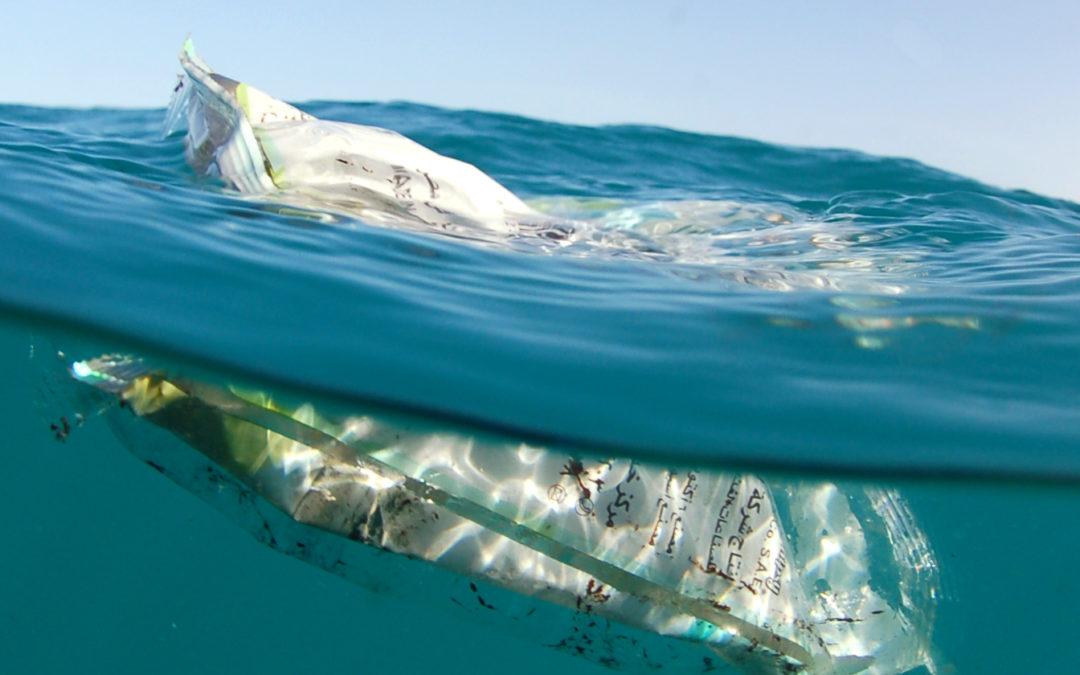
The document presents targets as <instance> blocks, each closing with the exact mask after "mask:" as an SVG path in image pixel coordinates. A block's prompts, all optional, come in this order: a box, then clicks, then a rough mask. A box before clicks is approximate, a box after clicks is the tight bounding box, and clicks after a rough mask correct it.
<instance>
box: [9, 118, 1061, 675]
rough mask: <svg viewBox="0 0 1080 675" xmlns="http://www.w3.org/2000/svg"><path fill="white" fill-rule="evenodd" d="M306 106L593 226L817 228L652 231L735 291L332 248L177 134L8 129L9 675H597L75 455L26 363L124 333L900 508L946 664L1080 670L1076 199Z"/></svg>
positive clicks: (704, 278)
mask: <svg viewBox="0 0 1080 675" xmlns="http://www.w3.org/2000/svg"><path fill="white" fill-rule="evenodd" d="M304 107H305V109H307V110H309V111H310V112H312V113H314V114H316V115H318V116H321V117H325V118H333V119H342V120H346V121H354V122H361V123H367V124H375V125H379V126H385V127H390V128H394V129H396V130H399V131H401V132H403V133H405V134H406V135H409V136H411V137H413V138H415V139H416V140H418V141H420V142H422V143H424V144H425V145H428V146H429V147H432V148H434V149H435V150H437V151H439V152H442V153H444V154H448V155H451V156H455V157H458V158H460V159H464V160H466V161H470V162H472V163H474V164H476V165H478V166H479V167H481V168H482V169H483V170H485V171H486V172H488V173H489V174H490V175H492V176H493V177H495V178H496V179H498V180H500V181H501V182H503V183H504V184H506V185H507V186H508V187H509V188H510V189H512V190H513V191H515V192H516V193H518V194H520V195H521V196H523V197H525V198H526V199H533V200H537V201H538V202H539V203H540V204H541V205H543V206H544V207H545V208H553V209H555V210H556V211H558V210H559V209H560V208H561V209H563V210H564V211H566V212H567V213H568V214H569V215H575V216H579V217H583V216H586V215H587V216H590V217H592V218H593V225H594V226H595V227H596V228H599V231H605V229H604V228H608V230H614V229H618V228H617V226H615V225H612V222H614V221H615V220H617V218H616V216H617V215H618V214H619V213H623V212H629V213H631V214H637V215H641V214H643V213H646V212H648V211H649V209H650V208H652V207H650V205H653V204H655V203H657V202H663V203H665V204H668V205H670V204H672V203H674V204H691V203H699V202H707V203H713V204H715V203H721V202H727V201H731V202H735V203H737V204H745V205H752V206H754V207H755V208H756V207H758V206H760V207H761V209H762V211H761V213H763V214H764V213H772V212H777V213H781V214H783V215H784V216H785V218H786V219H787V220H789V221H791V222H790V223H779V224H777V223H773V222H771V221H769V220H768V219H765V218H764V217H759V216H754V215H753V213H756V212H754V211H753V209H751V212H752V213H751V216H750V217H746V218H742V219H736V220H735V221H730V222H727V221H722V219H716V218H713V219H711V220H710V219H705V220H695V217H694V216H693V215H686V216H683V217H682V220H680V221H678V222H676V223H675V229H676V230H679V229H682V230H684V231H687V232H689V234H690V235H691V236H690V239H688V240H687V239H673V238H670V237H668V238H664V237H659V238H657V239H654V240H652V243H658V244H659V245H661V248H662V246H663V245H665V244H672V245H674V244H675V243H680V242H681V243H682V244H686V242H687V241H690V245H691V251H692V252H697V253H701V252H706V253H708V254H709V255H708V256H707V257H708V261H707V262H702V260H701V257H700V256H699V257H694V256H687V255H685V253H686V249H685V248H680V249H678V250H679V251H681V252H682V253H672V252H671V251H666V252H665V251H662V252H664V253H665V255H656V256H652V257H651V258H650V257H649V256H644V257H643V256H627V255H623V254H621V253H620V252H618V251H606V250H604V248H603V247H602V246H601V247H593V248H592V249H590V250H589V251H583V252H582V251H569V252H564V253H561V254H560V253H559V252H555V253H553V254H550V255H548V254H540V253H535V252H528V251H523V250H519V249H517V248H514V247H512V246H511V247H498V246H477V245H473V244H471V243H469V242H464V241H461V240H455V239H449V238H441V237H437V236H432V235H427V234H423V233H415V232H398V231H392V230H387V229H381V228H376V227H372V226H369V225H367V224H365V223H362V222H358V221H355V220H347V219H345V220H341V219H339V220H338V221H337V222H335V223H329V224H327V223H319V222H315V221H313V220H311V219H308V218H304V217H299V216H297V215H296V214H295V213H294V212H290V211H283V210H282V209H281V208H280V206H279V205H276V204H274V203H270V202H265V201H262V202H260V201H256V200H251V199H246V198H242V197H240V196H238V195H235V194H231V193H229V192H228V191H225V190H223V189H222V188H221V187H220V186H218V185H216V184H214V183H212V182H209V181H205V180H202V179H199V178H197V177H195V176H193V175H192V174H191V172H190V170H189V169H187V167H186V166H185V164H184V160H183V156H182V151H183V149H182V140H181V137H179V136H171V137H168V138H161V134H160V123H161V117H162V112H161V111H160V110H138V111H115V110H55V109H40V108H28V107H22V106H0V176H2V185H3V188H2V190H0V242H2V247H0V306H2V307H3V312H4V316H5V317H6V318H7V321H5V322H4V324H3V329H2V336H0V337H2V340H3V342H2V345H0V346H2V347H3V352H2V354H3V355H2V362H3V363H4V368H5V370H4V372H5V373H7V374H8V377H9V385H8V386H6V387H5V388H4V390H3V401H4V403H5V409H6V410H7V411H8V415H7V418H8V430H7V436H8V444H7V449H6V456H7V457H8V458H9V461H7V462H6V464H5V467H4V469H3V470H2V471H0V476H2V479H3V484H4V491H3V494H2V496H0V508H2V509H3V511H4V513H5V514H6V516H5V521H4V524H3V526H2V529H0V537H2V538H3V541H4V542H5V544H4V546H3V547H2V551H3V553H2V556H3V557H2V558H0V574H2V575H3V578H4V579H5V583H4V585H3V590H2V595H0V612H2V614H0V620H2V621H3V625H2V635H0V664H8V667H5V668H4V670H9V669H10V672H71V671H80V672H82V671H88V670H89V671H102V672H105V671H108V672H115V671H117V670H119V671H121V672H144V671H157V672H176V673H182V672H228V671H233V670H261V671H264V672H291V671H294V670H296V669H298V668H302V667H306V666H307V665H308V664H310V663H312V662H315V663H318V664H320V665H322V666H325V667H326V668H327V669H330V670H339V671H340V670H349V669H355V670H357V671H359V670H371V669H383V668H394V669H400V668H404V669H408V670H414V671H420V670H427V669H434V668H439V669H444V670H450V671H457V670H461V671H465V670H469V672H475V669H479V670H480V672H504V671H505V670H506V669H507V668H510V667H513V668H514V669H515V670H522V669H525V668H529V669H530V670H529V672H548V671H550V670H552V669H555V668H569V667H573V668H581V669H584V670H589V669H591V668H593V666H591V665H589V664H587V663H584V662H581V661H578V660H572V659H568V658H567V657H564V656H561V655H559V654H555V653H552V652H550V651H549V650H543V649H541V648H540V647H538V646H536V645H530V644H528V643H519V642H515V641H506V640H504V639H502V636H501V635H500V634H499V633H498V632H495V631H493V630H492V629H490V628H476V627H472V626H461V625H459V624H457V623H456V622H454V621H452V620H448V619H447V618H446V617H445V616H443V615H442V614H440V613H437V612H431V611H430V610H428V609H427V608H424V607H413V606H409V607H402V606H399V605H396V604H395V603H393V602H391V601H389V600H386V599H380V598H377V597H371V596H369V595H366V594H364V593H362V592H361V591H360V590H358V589H355V588H352V587H350V586H348V585H347V584H345V583H344V582H341V581H339V580H337V579H335V578H332V577H330V576H329V575H326V574H325V573H322V572H320V571H319V570H316V569H311V568H308V567H306V566H304V565H302V564H300V563H297V562H295V561H292V560H288V559H285V558H284V557H282V556H278V555H276V554H273V553H271V552H269V551H267V550H265V549H264V548H262V547H261V546H258V545H256V544H255V543H254V542H252V541H250V540H249V539H248V538H247V537H246V536H245V535H243V534H242V533H240V532H239V531H238V530H236V529H235V528H234V527H233V526H231V525H230V524H229V523H227V522H225V521H224V520H223V519H220V518H219V517H217V516H216V515H214V514H213V513H211V512H209V511H208V509H207V508H206V507H204V506H203V505H202V504H201V503H200V502H198V501H197V500H195V499H194V498H192V497H190V495H187V494H186V493H185V492H183V491H182V490H180V489H179V488H176V487H174V486H172V485H171V484H170V483H168V482H167V481H165V480H164V479H163V478H161V477H160V476H158V475H157V474H155V473H153V472H152V471H149V470H147V469H145V467H142V466H141V465H139V464H138V463H137V462H136V461H134V460H133V459H132V458H130V457H129V456H128V455H126V453H124V452H123V451H122V450H121V448H120V446H119V444H118V443H117V442H116V441H115V440H113V439H112V438H111V436H110V435H109V434H108V433H107V431H106V429H105V428H104V425H100V424H99V425H95V424H93V420H91V423H90V424H88V425H87V426H86V427H84V428H81V429H78V430H76V433H74V434H72V437H71V438H70V439H69V441H68V442H67V443H66V444H58V443H56V442H55V441H54V440H53V439H52V434H51V432H50V431H49V430H48V420H49V419H50V416H53V415H55V414H56V410H57V408H56V405H55V402H54V403H50V402H49V401H48V400H46V402H45V403H44V404H42V405H36V404H35V401H37V399H39V398H40V391H39V390H40V381H41V376H40V370H41V369H40V366H39V365H37V363H36V362H34V361H31V360H30V359H29V349H30V345H31V344H33V345H35V349H37V350H38V351H39V352H41V351H46V352H47V351H48V350H49V349H51V348H53V346H54V345H58V346H60V347H64V345H68V344H72V343H75V342H78V341H79V340H82V339H86V338H94V339H97V340H101V341H103V342H104V343H106V344H115V345H117V347H116V348H138V349H140V350H143V351H149V352H155V353H161V354H166V355H168V356H169V357H171V358H174V359H181V360H183V361H184V362H187V363H194V364H198V365H199V366H200V367H206V368H210V369H212V370H214V371H215V372H219V373H220V374H221V375H222V376H223V377H231V376H234V375H235V376H243V377H245V378H248V379H249V380H254V381H256V382H260V383H264V384H265V385H266V386H279V387H280V386H287V387H289V388H292V389H294V390H297V391H298V392H299V393H301V394H304V393H310V394H311V395H316V394H318V395H328V396H332V397H334V398H335V399H336V400H337V401H338V402H340V403H342V404H344V405H347V404H348V401H350V400H358V401H361V400H362V401H377V402H380V403H383V404H388V405H395V406H401V407H406V408H409V409H411V410H417V411H421V412H426V413H428V414H431V415H433V416H439V417H441V418H443V419H446V420H451V421H453V422H454V423H458V424H467V425H473V426H478V427H487V428H497V429H501V430H504V431H510V432H512V433H515V434H517V435H520V436H522V437H525V438H531V439H534V440H544V441H549V442H564V443H574V444H577V445H589V446H593V447H598V448H603V449H605V450H607V451H613V452H625V453H634V454H638V455H644V456H649V457H652V458H654V459H655V458H659V459H661V460H667V461H676V460H693V461H695V462H697V463H708V464H714V465H718V466H732V465H736V464H738V465H744V466H750V467H756V468H758V469H773V470H776V469H782V470H786V471H799V472H807V471H812V472H815V473H819V472H824V474H825V475H833V474H835V475H842V476H844V477H846V478H848V479H852V480H872V481H875V482H888V483H894V484H899V485H901V486H902V487H903V489H904V492H905V494H906V495H907V496H908V497H909V499H910V500H911V502H912V507H913V509H914V511H915V513H916V515H917V517H918V518H919V519H920V521H921V522H922V523H923V525H924V526H925V528H926V530H927V531H928V534H929V535H930V537H931V541H932V542H933V543H934V545H935V548H936V549H937V551H938V555H939V557H940V558H941V562H942V568H943V572H944V574H945V577H946V580H947V582H948V589H947V590H948V598H947V600H946V601H945V603H944V604H943V606H942V610H941V621H940V628H939V635H938V642H939V644H940V645H941V648H942V652H943V660H944V661H945V662H946V663H951V664H955V666H956V669H957V672H1001V673H1009V672H1031V669H1032V668H1034V670H1035V671H1036V672H1067V670H1068V667H1069V666H1070V665H1071V664H1072V663H1073V661H1074V659H1073V658H1072V657H1071V655H1070V653H1069V651H1068V649H1067V648H1066V647H1067V645H1068V644H1069V640H1070V638H1069V636H1070V635H1073V634H1075V631H1076V629H1078V628H1080V625H1078V621H1077V618H1076V612H1075V610H1074V606H1075V604H1076V601H1077V600H1080V588H1078V585H1077V581H1076V575H1075V567H1076V562H1077V561H1078V560H1080V548H1078V546H1077V544H1076V543H1075V542H1076V541H1078V540H1080V539H1078V535H1080V525H1078V524H1077V518H1076V517H1075V515H1076V514H1077V512H1078V509H1077V507H1078V506H1080V495H1078V492H1077V488H1076V485H1077V479H1078V478H1080V384H1078V378H1077V375H1078V373H1080V311H1078V310H1077V307H1078V306H1080V305H1078V301H1080V297H1078V292H1080V264H1078V263H1080V206H1077V205H1076V204H1072V203H1070V202H1065V201H1060V200H1053V199H1048V198H1044V197H1041V196H1039V195H1034V194H1030V193H1026V192H1016V191H1005V190H1000V189H996V188H993V187H990V186H986V185H982V184H979V183H977V182H975V181H972V180H969V179H965V178H963V177H960V176H955V175H951V174H948V173H944V172H941V171H938V170H935V169H932V168H930V167H926V166H923V165H920V164H918V163H916V162H912V161H909V160H900V159H891V158H880V157H871V156H867V155H863V154H859V153H855V152H849V151H840V150H807V149H800V148H791V147H783V146H774V145H769V144H764V143H758V142H755V141H749V140H743V139H735V138H725V137H712V136H702V135H696V134H687V133H682V132H676V131H672V130H667V129H659V128H645V127H610V128H582V127H573V126H566V125H558V124H551V123H546V122H541V121H536V120H530V119H525V118H520V117H513V116H505V115H493V114H486V113H479V112H472V111H448V110H440V109H434V108H428V107H423V106H416V105H411V104H357V103H331V102H318V103H313V104H310V105H307V106H304ZM565 198H574V199H572V200H567V199H565ZM566 204H570V206H566ZM560 205H562V206H560ZM725 227H726V228H729V229H728V230H725ZM726 232H737V233H739V235H740V236H739V237H737V238H734V239H730V238H729V239H724V238H723V235H724V234H725V233H726ZM790 232H795V233H796V234H790ZM804 232H810V233H812V234H809V235H804V234H800V233H804ZM830 233H833V236H824V235H829V234H830ZM699 235H700V236H699ZM694 237H698V238H697V239H695V238H694ZM836 241H839V242H840V243H841V244H842V245H841V246H840V247H839V248H838V249H836V250H835V254H833V253H830V251H832V250H833V249H829V248H828V246H829V245H831V244H832V243H835V242H836ZM815 242H816V243H815ZM822 242H824V244H822ZM695 247H696V248H695ZM674 248H677V247H673V250H674ZM823 252H824V253H823ZM826 254H827V255H826ZM823 256H824V257H823ZM866 261H869V262H867V263H866V264H867V265H868V266H869V272H868V273H867V274H866V275H864V276H863V275H860V273H859V270H860V269H863V268H861V267H860V266H859V265H862V264H863V263H864V262H866ZM838 263H842V264H840V266H839V267H837V265H838ZM762 270H765V271H767V272H768V274H766V275H762V274H761V272H762ZM837 275H839V276H837ZM807 279H825V280H836V279H840V280H841V282H842V283H839V284H829V283H826V284H822V285H820V286H815V285H814V284H812V283H806V280H807ZM853 279H854V280H858V281H859V282H860V283H850V284H849V282H851V281H852V280H853ZM863 282H865V283H863ZM897 290H901V291H902V292H899V293H898V292H896V291H897ZM39 356H40V354H39ZM47 398H48V397H46V399H47ZM50 406H52V407H50ZM417 644H420V645H422V648H420V647H417ZM1033 663H1034V664H1036V665H1033ZM508 664H514V665H512V666H511V665H508Z"/></svg>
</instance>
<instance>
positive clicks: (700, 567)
mask: <svg viewBox="0 0 1080 675" xmlns="http://www.w3.org/2000/svg"><path fill="white" fill-rule="evenodd" d="M70 373H71V375H72V376H73V377H74V379H75V380H77V381H78V382H81V383H84V384H87V385H90V386H91V387H93V388H94V390H96V391H97V392H99V394H101V395H104V396H105V397H106V398H107V399H108V400H109V401H111V402H112V403H115V405H104V406H103V407H102V409H103V410H105V411H106V414H107V415H108V416H109V418H110V420H111V422H112V423H113V425H114V428H115V429H116V430H117V431H118V434H119V435H120V436H121V438H124V439H126V440H127V444H128V445H129V447H130V449H131V450H132V451H133V452H134V453H135V454H136V455H137V456H139V457H140V458H142V459H143V460H144V461H146V462H147V463H149V464H150V465H151V466H153V467H154V468H155V469H157V470H159V471H161V472H162V473H164V474H166V475H167V476H169V477H170V478H172V479H173V480H174V481H176V482H178V483H179V484H181V485H182V486H184V487H186V488H187V489H189V490H190V491H192V492H193V493H195V494H197V495H199V496H200V497H201V498H203V499H205V500H207V501H208V502H210V503H211V504H212V505H214V506H215V507H217V508H218V509H220V510H222V511H223V512H224V513H225V514H226V515H228V516H229V517H231V518H232V519H234V520H236V521H237V522H238V523H240V524H241V525H243V526H244V527H245V528H247V529H248V530H249V531H251V532H252V533H253V534H254V535H255V536H256V537H258V538H259V539H261V540H262V541H264V542H266V543H268V544H269V545H271V546H273V547H274V548H277V549H279V550H282V551H284V552H286V553H288V554H290V555H294V556H297V557H300V558H302V559H304V560H306V561H308V562H310V563H312V564H315V565H318V566H320V567H323V568H325V569H327V570H329V571H331V572H334V573H336V574H339V575H342V576H344V577H346V578H348V579H351V580H353V581H355V582H357V583H358V584H360V585H362V586H366V587H368V588H373V589H391V588H398V589H400V588H401V587H421V586H422V587H424V589H425V590H424V592H423V594H422V595H421V596H420V597H419V598H418V599H420V600H423V601H429V602H430V601H432V599H433V598H447V599H448V600H449V601H450V603H451V604H453V605H457V606H458V607H461V608H463V609H465V610H467V611H471V612H474V613H478V614H481V615H490V616H498V617H502V619H503V620H505V621H506V622H507V625H508V626H510V625H512V627H514V628H515V629H516V630H517V632H519V633H521V634H526V635H528V636H530V638H531V639H536V640H542V641H543V644H547V645H550V646H552V647H555V648H558V649H562V650H564V651H567V652H570V653H572V654H578V655H581V656H584V657H587V658H590V659H591V660H594V661H596V662H598V663H601V664H604V665H607V666H611V667H614V668H617V669H629V670H640V671H645V670H652V669H655V668H657V667H664V668H666V669H675V670H677V671H686V672H702V671H710V670H714V669H718V670H723V665H724V663H725V662H726V663H727V664H730V665H731V666H733V667H734V668H735V669H736V670H738V671H739V672H744V673H784V672H806V673H868V674H879V675H884V674H888V673H904V672H908V671H910V670H912V669H915V668H918V667H920V666H925V667H926V668H927V669H928V670H929V671H930V672H934V670H935V669H934V665H933V660H932V659H931V657H930V654H929V651H930V647H929V641H930V631H931V627H932V622H933V615H934V606H935V600H936V596H937V593H938V569H937V564H936V562H935V560H934V557H933V554H932V552H931V549H930V546H929V544H928V542H927V541H926V539H925V537H924V535H923V534H922V533H921V531H920V530H919V529H918V527H917V525H916V524H915V522H914V519H913V518H912V516H911V514H910V512H909V511H908V509H907V507H906V505H905V503H904V501H903V499H902V497H901V496H900V495H898V494H897V493H895V492H893V491H889V490H883V489H878V488H871V487H867V488H864V487H857V488H841V487H840V486H838V485H836V484H833V483H830V482H825V481H793V480H779V479H767V478H761V477H758V476H754V475H750V474H745V473H734V472H732V473H728V472H721V471H716V470H704V471H703V470H686V469H673V468H667V467H661V466H658V465H654V464H650V463H648V462H641V461H637V460H631V459H626V458H617V457H603V458H597V457H592V458H590V457H587V456H584V455H582V454H575V453H573V452H572V451H568V450H566V449H558V450H556V449H549V448H542V447H537V446H533V445H530V444H527V443H521V442H516V441H514V440H512V439H508V438H499V437H495V436H491V435H478V434H469V433H466V432H464V431H461V430H455V429H449V428H440V427H438V426H432V425H430V424H426V423H423V422H422V421H418V420H410V419H408V418H403V417H396V416H393V415H390V414H387V413H371V412H364V411H358V412H357V413H356V414H352V415H345V416H342V415H331V416H328V417H324V416H323V414H322V413H320V411H319V410H317V409H316V407H315V406H313V405H312V404H310V403H305V404H301V405H292V404H290V405H283V404H281V403H278V402H276V401H275V400H274V399H273V397H271V396H270V395H268V394H267V393H262V392H260V393H256V392H250V391H244V390H239V389H236V388H234V387H228V386H221V385H214V384H208V383H205V382H200V381H196V380H192V379H187V378H185V377H183V376H182V375H177V374H171V373H168V372H165V371H162V370H155V369H153V368H151V367H149V366H148V365H146V364H144V363H143V362H141V361H140V360H138V359H134V358H130V357H127V356H103V357H99V358H93V359H89V360H86V361H76V362H74V363H71V364H70ZM72 386H81V385H77V384H75V383H74V382H73V383H72ZM148 422H152V423H153V425H156V427H158V428H160V429H163V430H167V431H168V432H171V435H172V436H173V437H175V438H178V439H180V440H182V441H183V443H177V442H175V440H174V441H171V442H168V441H166V440H164V439H167V438H168V437H169V434H162V433H161V432H155V433H156V434H158V435H156V436H155V435H154V434H153V433H150V430H151V429H153V428H154V427H153V426H151V425H149V424H147V423H148ZM377 551H381V552H389V553H393V554H399V556H401V558H400V560H384V561H381V562H375V561H374V560H373V556H375V555H379V554H378V553H376V552H377ZM407 559H411V560H407ZM423 563H430V564H431V565H425V564H423ZM432 570H434V571H432ZM478 584H479V585H478ZM433 589H434V591H433ZM466 589H467V590H466ZM439 591H442V593H440V592H439ZM405 595H408V593H405Z"/></svg>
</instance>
